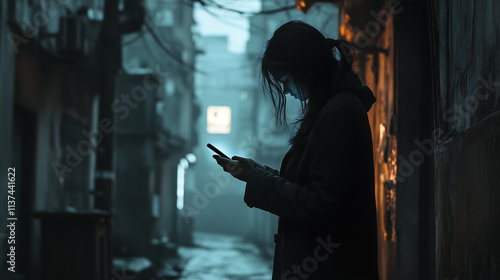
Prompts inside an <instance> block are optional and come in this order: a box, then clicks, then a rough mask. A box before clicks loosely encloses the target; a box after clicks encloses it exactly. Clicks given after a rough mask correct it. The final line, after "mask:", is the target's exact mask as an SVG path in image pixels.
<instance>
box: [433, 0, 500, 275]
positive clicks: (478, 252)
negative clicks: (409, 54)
mask: <svg viewBox="0 0 500 280" xmlns="http://www.w3.org/2000/svg"><path fill="white" fill-rule="evenodd" d="M437 10H438V19H439V21H438V27H439V46H440V49H439V59H440V61H439V68H440V69H439V71H440V96H439V98H438V99H437V101H438V104H437V105H438V106H437V108H436V110H437V112H436V117H437V125H438V127H439V128H442V129H443V131H444V132H446V134H443V137H441V138H440V139H438V140H439V142H438V144H437V149H436V153H435V163H436V184H437V188H436V234H437V239H436V242H437V248H436V254H437V255H436V262H437V263H436V265H437V279H498V278H499V277H500V241H499V239H498V237H499V236H500V223H499V222H498V221H500V209H499V208H498V204H499V202H500V180H499V178H500V177H499V175H498V171H499V170H500V113H499V109H500V99H499V97H500V87H499V85H500V75H499V74H500V73H499V69H498V66H499V65H500V50H499V47H498V46H499V45H500V37H499V34H500V26H499V19H500V2H498V1H494V0H489V1H474V0H464V1H451V0H442V1H439V3H438V5H437Z"/></svg>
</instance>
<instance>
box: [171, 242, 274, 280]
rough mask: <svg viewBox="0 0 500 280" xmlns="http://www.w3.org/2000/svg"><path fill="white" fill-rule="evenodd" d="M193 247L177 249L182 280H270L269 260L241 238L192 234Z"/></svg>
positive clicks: (270, 263) (270, 262)
mask: <svg viewBox="0 0 500 280" xmlns="http://www.w3.org/2000/svg"><path fill="white" fill-rule="evenodd" d="M194 238H195V243H196V245H197V246H196V247H194V248H186V247H181V248H179V251H178V252H179V254H180V255H181V257H182V258H183V259H184V260H186V263H185V267H184V270H183V272H182V276H181V278H180V279H182V280H270V279H271V271H272V260H271V259H269V258H264V257H263V256H262V255H261V253H260V252H259V250H258V249H257V248H256V247H255V246H254V245H253V244H251V243H249V242H246V241H245V240H244V239H243V238H242V237H237V236H230V235H221V234H210V233H195V234H194Z"/></svg>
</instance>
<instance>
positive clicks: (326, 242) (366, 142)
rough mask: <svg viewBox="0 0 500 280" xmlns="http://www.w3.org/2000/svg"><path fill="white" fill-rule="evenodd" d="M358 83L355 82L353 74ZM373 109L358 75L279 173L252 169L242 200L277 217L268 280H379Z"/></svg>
mask: <svg viewBox="0 0 500 280" xmlns="http://www.w3.org/2000/svg"><path fill="white" fill-rule="evenodd" d="M354 75H355V74H354ZM373 102H375V98H374V96H373V93H372V92H371V90H370V89H369V88H368V87H365V86H361V83H360V82H359V78H358V77H357V75H356V76H355V77H353V76H351V83H350V86H349V87H345V88H344V89H343V90H340V91H338V92H337V93H336V94H335V95H333V97H332V98H330V100H329V101H328V102H327V103H326V104H325V105H324V107H323V108H322V109H321V112H320V113H319V115H318V117H317V119H316V121H315V126H314V128H313V131H312V133H311V135H310V137H309V140H308V142H307V144H306V145H305V147H303V148H297V147H294V146H292V148H291V149H290V150H289V151H288V153H287V154H286V155H285V157H284V159H283V161H282V165H281V170H280V171H279V172H278V171H277V170H273V169H271V168H269V167H266V168H267V170H263V169H255V170H254V171H253V172H252V173H251V174H250V176H249V179H248V181H247V185H246V189H245V197H244V200H245V202H246V204H247V205H248V206H249V207H257V208H260V209H262V210H265V211H268V212H270V213H273V214H275V215H277V216H279V223H278V233H277V235H275V242H276V245H275V255H274V267H273V278H272V279H273V280H281V279H290V280H292V279H293V280H299V279H308V280H318V279H328V280H330V279H342V280H344V279H350V280H351V279H363V280H378V279H379V277H378V264H377V255H378V252H377V218H376V210H375V185H374V167H373V148H372V138H371V130H370V125H369V122H368V117H367V114H366V112H368V111H369V110H370V108H371V105H372V104H373Z"/></svg>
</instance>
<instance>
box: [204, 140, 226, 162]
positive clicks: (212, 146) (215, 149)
mask: <svg viewBox="0 0 500 280" xmlns="http://www.w3.org/2000/svg"><path fill="white" fill-rule="evenodd" d="M207 147H208V148H209V149H210V150H212V151H214V152H215V153H217V154H218V155H219V156H221V157H223V158H227V159H230V158H229V157H228V156H226V155H225V154H224V153H223V152H221V151H220V150H219V149H217V148H216V147H214V145H212V144H210V143H208V144H207Z"/></svg>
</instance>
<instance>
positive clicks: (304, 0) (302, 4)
mask: <svg viewBox="0 0 500 280" xmlns="http://www.w3.org/2000/svg"><path fill="white" fill-rule="evenodd" d="M314 2H315V1H312V0H295V5H296V6H297V10H299V11H301V12H303V13H304V14H305V13H307V12H308V11H309V9H310V8H311V6H312V5H313V4H314Z"/></svg>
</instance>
